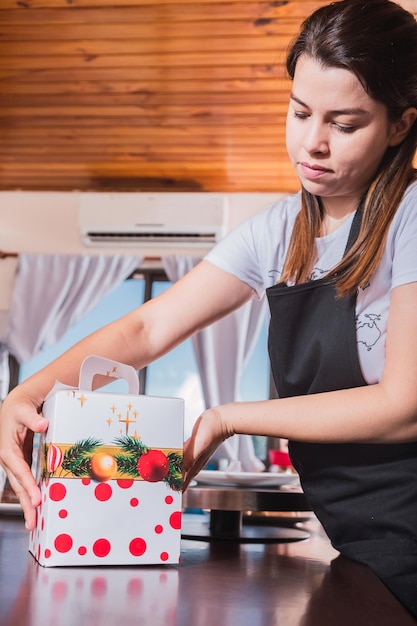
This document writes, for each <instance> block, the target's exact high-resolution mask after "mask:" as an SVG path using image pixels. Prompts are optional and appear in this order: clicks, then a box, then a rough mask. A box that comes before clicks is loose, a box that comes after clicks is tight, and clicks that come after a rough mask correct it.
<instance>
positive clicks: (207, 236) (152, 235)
mask: <svg viewBox="0 0 417 626" xmlns="http://www.w3.org/2000/svg"><path fill="white" fill-rule="evenodd" d="M85 236H86V238H87V239H88V241H89V243H90V244H99V243H103V244H112V243H114V244H116V243H122V244H129V243H141V244H145V245H146V244H164V243H168V244H177V245H181V244H185V245H189V244H199V245H204V244H207V245H213V244H215V243H216V241H217V240H218V233H217V232H215V231H211V232H207V233H202V232H197V231H195V232H175V231H170V232H163V231H159V232H158V231H153V232H144V231H141V232H127V231H120V232H104V231H89V232H87V233H86V235H85Z"/></svg>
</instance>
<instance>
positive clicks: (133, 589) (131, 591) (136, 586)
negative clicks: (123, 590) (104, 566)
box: [127, 578, 143, 597]
mask: <svg viewBox="0 0 417 626" xmlns="http://www.w3.org/2000/svg"><path fill="white" fill-rule="evenodd" d="M142 592H143V582H142V581H141V580H140V578H132V579H131V580H129V582H128V583H127V595H128V596H131V597H132V596H140V595H142Z"/></svg>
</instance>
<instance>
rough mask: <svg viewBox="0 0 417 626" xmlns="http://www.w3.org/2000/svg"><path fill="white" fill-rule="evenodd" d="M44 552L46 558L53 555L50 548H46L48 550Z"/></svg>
mask: <svg viewBox="0 0 417 626" xmlns="http://www.w3.org/2000/svg"><path fill="white" fill-rule="evenodd" d="M44 554H45V559H49V558H50V556H51V551H50V550H49V548H46V550H45V552H44Z"/></svg>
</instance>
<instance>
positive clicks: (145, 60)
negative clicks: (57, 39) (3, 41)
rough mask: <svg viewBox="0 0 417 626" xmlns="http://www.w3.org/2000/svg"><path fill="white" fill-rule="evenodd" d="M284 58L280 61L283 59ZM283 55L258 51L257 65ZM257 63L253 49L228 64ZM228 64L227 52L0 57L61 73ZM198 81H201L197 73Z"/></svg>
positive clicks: (7, 63)
mask: <svg viewBox="0 0 417 626" xmlns="http://www.w3.org/2000/svg"><path fill="white" fill-rule="evenodd" d="M280 57H281V58H280ZM282 57H283V55H282V53H281V54H280V53H279V51H277V50H276V49H273V48H271V50H259V51H257V52H256V63H257V65H263V64H277V63H278V62H279V61H280V60H282ZM253 60H254V52H253V51H252V50H249V51H245V50H239V51H237V52H236V51H231V52H228V53H227V65H229V66H233V65H244V66H245V67H248V66H250V65H251V63H252V62H253ZM224 62H225V52H218V51H213V52H200V51H198V52H179V53H176V54H171V53H165V52H160V53H155V54H151V53H150V54H124V55H120V54H101V55H94V54H89V53H88V52H87V51H86V50H81V51H80V52H79V54H77V55H62V56H15V57H13V56H12V57H5V56H3V57H1V56H0V69H12V70H13V69H19V68H20V69H22V68H25V69H33V70H41V69H54V68H60V69H61V71H64V70H67V69H68V68H82V67H105V68H112V67H113V68H117V67H125V68H130V70H131V71H133V70H134V69H135V68H141V67H146V68H155V70H157V68H159V67H162V68H163V67H166V68H182V67H189V68H205V71H210V67H215V66H218V65H223V63H224ZM195 78H198V75H197V74H196V76H195Z"/></svg>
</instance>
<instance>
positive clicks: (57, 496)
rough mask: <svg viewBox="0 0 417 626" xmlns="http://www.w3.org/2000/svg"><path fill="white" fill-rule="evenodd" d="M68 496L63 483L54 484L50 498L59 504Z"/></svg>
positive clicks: (50, 490)
mask: <svg viewBox="0 0 417 626" xmlns="http://www.w3.org/2000/svg"><path fill="white" fill-rule="evenodd" d="M66 495H67V489H66V487H65V486H64V485H63V484H62V483H53V484H52V485H51V486H50V487H49V497H50V498H51V500H53V501H54V502H59V501H60V500H63V499H64V498H65V496H66Z"/></svg>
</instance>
